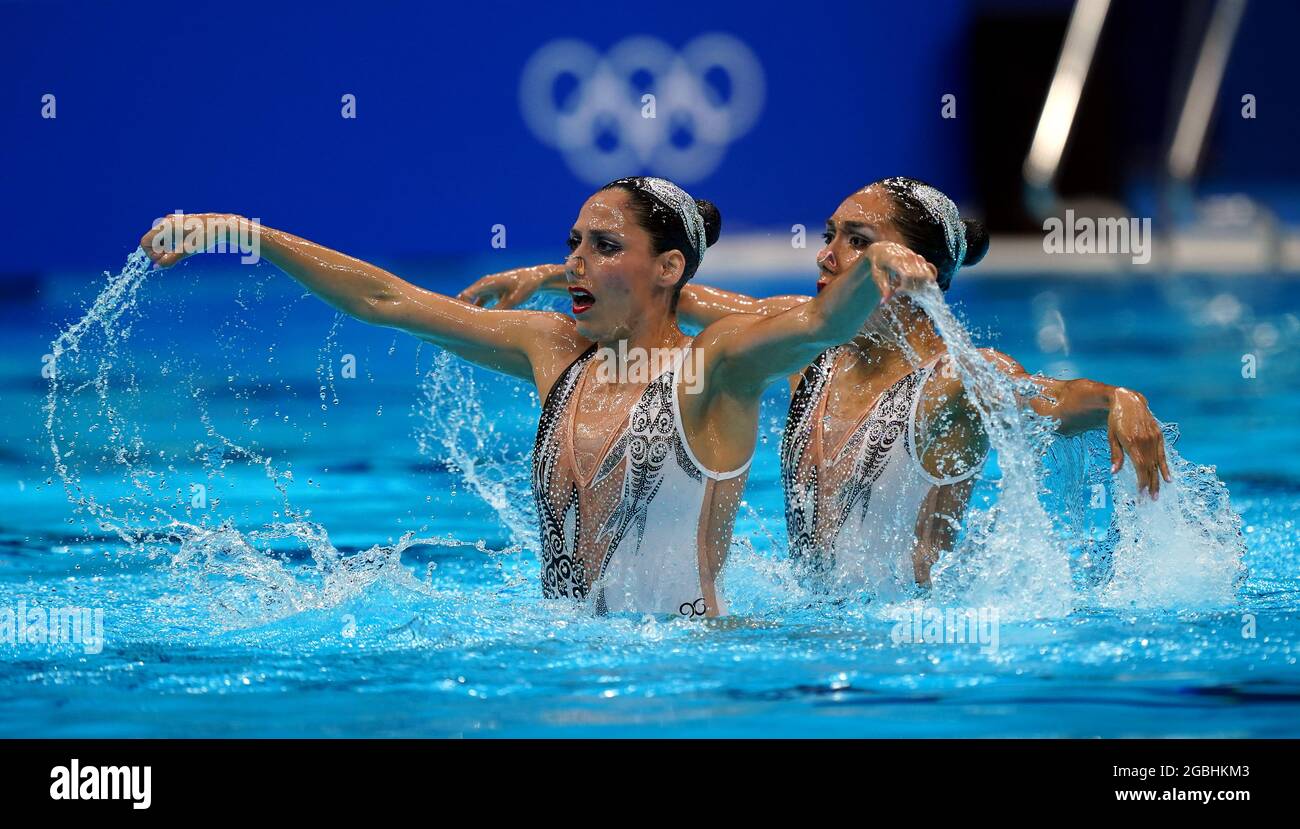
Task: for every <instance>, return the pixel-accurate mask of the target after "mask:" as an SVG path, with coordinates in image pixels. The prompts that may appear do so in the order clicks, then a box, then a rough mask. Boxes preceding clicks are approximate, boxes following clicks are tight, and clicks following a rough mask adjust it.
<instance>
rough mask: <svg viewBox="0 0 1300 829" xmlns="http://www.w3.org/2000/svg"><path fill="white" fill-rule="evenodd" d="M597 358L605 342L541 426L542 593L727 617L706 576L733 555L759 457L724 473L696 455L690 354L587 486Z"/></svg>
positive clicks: (573, 371) (660, 380)
mask: <svg viewBox="0 0 1300 829" xmlns="http://www.w3.org/2000/svg"><path fill="white" fill-rule="evenodd" d="M682 353H684V354H688V353H689V351H688V350H687V349H683V352H682ZM595 354H596V346H595V345H593V346H592V347H591V348H590V349H588V350H587V351H586V352H585V353H584V354H583V355H582V356H581V357H579V358H578V359H577V360H575V361H574V362H573V364H572V365H570V366H569V368H567V369H566V370H565V372H564V373H563V374H562V375H560V378H559V379H558V380H557V381H556V383H555V386H554V387H553V388H552V389H551V391H550V393H549V394H547V396H546V402H545V403H544V404H543V406H542V417H541V422H540V423H539V424H538V427H537V441H536V444H535V445H534V448H533V496H534V498H535V499H536V502H537V516H538V520H539V522H540V524H541V527H540V541H541V558H542V593H543V595H544V596H546V597H548V598H558V597H569V598H573V599H579V600H585V601H588V602H590V603H591V604H592V606H593V609H594V610H595V611H596V612H597V613H600V614H603V613H607V612H619V611H634V612H639V613H672V614H681V615H685V616H699V615H703V614H705V613H708V612H714V613H717V614H719V615H720V614H725V613H726V603H725V602H724V601H723V600H722V597H721V593H720V592H719V593H718V594H717V599H716V602H715V603H716V604H717V607H710V606H709V605H710V602H709V601H708V600H707V599H706V596H707V595H708V594H709V592H710V591H706V590H705V589H704V587H703V584H702V581H701V572H710V573H711V572H712V568H711V566H710V564H709V562H717V561H722V560H724V558H725V554H726V551H727V548H728V547H729V546H730V543H731V529H732V524H733V523H734V516H735V504H736V503H738V502H739V498H740V493H741V491H742V490H743V488H744V480H745V472H746V471H748V469H749V462H748V461H747V462H746V463H745V465H744V466H742V467H740V468H739V469H735V470H732V471H731V472H721V473H718V472H712V471H710V470H708V469H706V468H704V466H703V465H701V464H700V462H699V461H698V460H696V458H695V455H694V453H693V452H692V451H691V448H690V446H689V444H688V443H687V442H686V436H685V434H684V432H683V431H682V418H681V409H680V406H679V404H678V400H677V395H678V391H677V383H676V382H675V379H676V376H677V374H678V372H679V368H680V365H681V360H680V359H678V360H677V361H675V362H674V364H673V366H672V367H671V368H669V369H668V370H666V371H664V372H663V373H662V374H660V375H659V376H658V377H656V378H655V379H654V380H652V381H651V382H650V384H649V385H648V386H647V387H646V389H645V391H643V392H642V393H641V396H640V398H639V399H638V400H637V402H636V403H635V405H633V407H632V410H631V411H630V412H629V414H628V418H627V421H626V423H625V424H624V425H623V427H622V429H621V430H619V431H617V432H616V433H615V434H614V435H612V436H610V438H609V440H608V441H607V442H606V445H605V448H604V450H603V451H602V453H601V455H600V457H599V459H598V463H597V464H596V466H595V468H594V470H593V473H592V475H591V478H590V480H584V479H583V477H582V475H581V474H580V473H579V471H578V467H577V463H576V462H575V459H574V448H573V418H574V414H575V411H576V409H577V404H578V395H576V394H575V393H574V392H575V390H576V389H577V388H578V386H579V382H580V380H581V378H582V375H583V369H584V368H585V367H586V366H587V365H588V363H590V362H591V360H592V358H593V357H594V356H595ZM714 575H715V576H716V574H714Z"/></svg>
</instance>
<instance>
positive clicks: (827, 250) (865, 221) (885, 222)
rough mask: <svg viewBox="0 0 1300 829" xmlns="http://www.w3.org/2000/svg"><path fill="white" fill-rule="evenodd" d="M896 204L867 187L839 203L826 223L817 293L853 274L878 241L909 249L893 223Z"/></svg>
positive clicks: (820, 256)
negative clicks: (869, 249)
mask: <svg viewBox="0 0 1300 829" xmlns="http://www.w3.org/2000/svg"><path fill="white" fill-rule="evenodd" d="M892 216H893V203H892V202H891V200H890V198H889V194H887V193H885V192H883V191H882V190H881V189H880V188H878V187H874V186H872V187H866V188H864V189H862V190H859V191H858V192H856V193H854V194H853V195H851V196H849V197H848V198H847V199H845V200H844V201H843V202H841V203H840V206H839V209H837V210H836V211H835V213H834V214H833V215H832V216H831V217H830V218H829V219H827V220H826V232H825V234H824V236H823V238H824V239H825V240H826V244H825V245H824V246H823V247H822V249H821V250H820V251H818V252H817V290H818V291H819V292H820V291H821V290H822V289H823V288H825V287H826V286H827V285H829V284H831V283H832V282H834V281H835V280H836V279H838V278H840V277H841V276H843V275H844V274H847V273H852V272H853V269H854V268H855V267H857V265H858V263H859V262H861V261H862V258H863V257H864V256H865V255H866V253H867V248H869V247H871V245H872V244H873V243H875V242H897V243H898V244H900V245H904V246H906V244H907V242H906V241H904V239H903V235H902V234H901V233H900V232H899V231H898V228H897V227H895V225H894V221H893V218H892Z"/></svg>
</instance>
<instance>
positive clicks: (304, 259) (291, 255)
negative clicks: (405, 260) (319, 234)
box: [257, 226, 455, 324]
mask: <svg viewBox="0 0 1300 829" xmlns="http://www.w3.org/2000/svg"><path fill="white" fill-rule="evenodd" d="M257 232H258V239H259V244H260V245H261V255H262V258H264V259H266V260H267V261H268V262H270V263H271V264H273V265H275V266H276V267H277V268H279V269H280V270H282V271H284V272H285V273H287V274H288V275H289V276H291V277H293V278H294V279H295V280H297V281H298V282H300V283H302V285H303V287H305V288H307V289H308V290H309V291H311V292H312V293H313V294H315V295H316V296H318V297H320V298H321V299H323V300H324V301H325V302H327V303H329V304H330V305H332V306H333V307H335V308H337V309H338V310H340V311H342V312H343V313H345V314H349V315H351V316H353V317H356V318H357V319H360V320H362V321H364V322H371V323H375V324H385V323H386V322H387V321H388V317H389V315H390V313H391V311H392V309H393V308H394V307H395V306H396V305H398V304H400V303H401V302H402V301H403V300H407V299H413V298H414V297H413V294H414V293H415V292H419V293H421V294H424V295H425V296H422V297H420V299H421V300H422V301H427V302H430V303H434V304H438V303H440V302H447V303H452V302H455V300H452V299H450V298H449V297H442V296H440V295H438V294H434V293H432V292H429V291H422V290H421V289H419V288H416V286H414V285H412V284H411V283H409V282H406V281H405V280H402V279H400V278H398V277H397V276H395V275H393V274H391V273H389V272H388V271H386V270H384V269H383V268H380V267H378V266H375V265H372V264H370V263H369V262H364V261H362V260H360V259H357V258H355V257H352V256H348V255H347V254H345V253H340V252H339V251H336V250H331V249H330V248H327V247H325V246H324V245H318V244H316V243H315V242H311V241H308V240H307V239H303V238H302V237H300V236H294V235H293V234H292V233H286V232H285V231H283V230H276V229H275V228H271V227H265V226H261V227H258V228H257Z"/></svg>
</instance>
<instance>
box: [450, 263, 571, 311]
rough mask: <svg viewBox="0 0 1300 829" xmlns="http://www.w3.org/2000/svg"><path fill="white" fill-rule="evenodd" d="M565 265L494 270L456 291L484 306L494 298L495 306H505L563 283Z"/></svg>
mask: <svg viewBox="0 0 1300 829" xmlns="http://www.w3.org/2000/svg"><path fill="white" fill-rule="evenodd" d="M564 281H565V277H564V266H563V265H534V266H532V267H530V268H515V269H514V270H512V271H502V272H501V273H492V274H488V275H487V276H485V277H483V278H482V279H479V280H478V281H477V282H475V283H474V284H473V285H470V286H469V287H468V288H466V289H465V290H463V291H461V292H460V293H459V294H457V295H456V299H459V300H461V301H462V302H468V303H470V304H472V305H477V306H479V307H483V306H484V305H487V304H488V303H489V302H495V303H496V304H495V305H493V307H494V308H496V309H498V310H504V309H506V308H517V307H519V306H520V305H523V304H524V303H525V302H527V301H528V299H529V298H530V297H531V296H532V295H533V294H535V293H537V292H538V291H543V290H546V289H547V288H556V289H560V288H563V286H564Z"/></svg>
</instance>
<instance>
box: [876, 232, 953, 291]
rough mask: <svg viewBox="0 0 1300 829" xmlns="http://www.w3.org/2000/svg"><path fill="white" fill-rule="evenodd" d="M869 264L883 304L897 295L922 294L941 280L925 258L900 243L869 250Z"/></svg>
mask: <svg viewBox="0 0 1300 829" xmlns="http://www.w3.org/2000/svg"><path fill="white" fill-rule="evenodd" d="M866 261H869V262H870V263H871V279H872V281H873V282H875V283H876V287H877V288H878V289H879V290H880V301H881V302H882V303H884V302H888V301H889V300H890V298H891V297H893V295H894V294H895V293H898V292H900V291H915V290H918V289H920V288H921V287H923V286H924V285H927V284H933V283H935V282H936V281H937V280H938V278H939V271H938V270H937V269H936V268H935V267H934V265H932V264H930V262H928V261H927V260H926V258H925V257H924V256H922V255H921V254H919V253H916V252H915V251H912V250H910V249H908V248H906V247H904V246H903V245H900V244H898V243H897V242H875V243H873V244H872V245H871V246H870V247H868V248H867V255H866Z"/></svg>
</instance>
